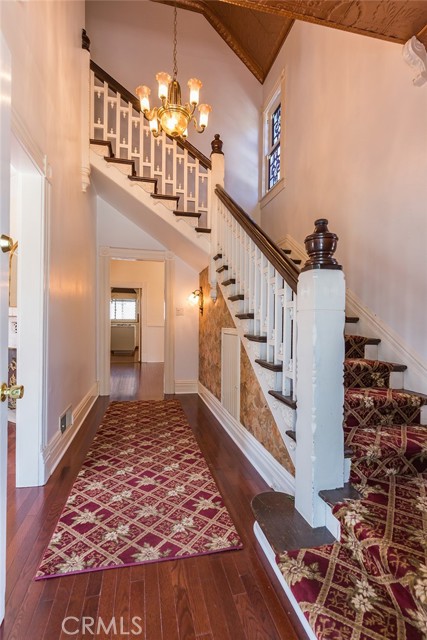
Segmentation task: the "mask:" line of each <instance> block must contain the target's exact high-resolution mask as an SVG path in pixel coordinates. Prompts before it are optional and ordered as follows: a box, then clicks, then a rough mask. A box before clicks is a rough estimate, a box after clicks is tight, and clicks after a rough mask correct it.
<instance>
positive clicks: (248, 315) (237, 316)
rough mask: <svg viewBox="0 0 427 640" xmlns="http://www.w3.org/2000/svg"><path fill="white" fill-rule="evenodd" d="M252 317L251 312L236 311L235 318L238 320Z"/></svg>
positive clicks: (251, 318)
mask: <svg viewBox="0 0 427 640" xmlns="http://www.w3.org/2000/svg"><path fill="white" fill-rule="evenodd" d="M223 284H224V283H223ZM254 317H255V315H254V314H253V313H236V318H239V320H253V319H254Z"/></svg>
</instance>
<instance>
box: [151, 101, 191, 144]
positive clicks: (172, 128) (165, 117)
mask: <svg viewBox="0 0 427 640" xmlns="http://www.w3.org/2000/svg"><path fill="white" fill-rule="evenodd" d="M157 115H158V118H159V120H160V124H161V127H162V129H163V130H164V131H165V132H166V133H167V134H168V135H169V136H172V138H178V137H180V136H182V135H183V134H184V132H185V131H186V129H187V127H188V122H189V114H188V112H187V111H186V110H185V108H184V107H182V106H181V105H177V104H171V105H168V106H167V107H166V108H165V109H164V108H163V107H161V108H160V109H159V110H158V112H157Z"/></svg>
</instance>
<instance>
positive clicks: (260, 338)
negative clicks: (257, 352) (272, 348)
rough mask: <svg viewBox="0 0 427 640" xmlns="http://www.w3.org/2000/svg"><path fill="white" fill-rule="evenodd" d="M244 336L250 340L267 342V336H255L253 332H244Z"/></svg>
mask: <svg viewBox="0 0 427 640" xmlns="http://www.w3.org/2000/svg"><path fill="white" fill-rule="evenodd" d="M244 337H245V338H247V339H248V340H251V341H252V342H267V336H256V335H254V334H253V333H245V335H244Z"/></svg>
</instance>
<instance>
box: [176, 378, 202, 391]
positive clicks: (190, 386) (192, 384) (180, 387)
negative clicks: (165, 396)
mask: <svg viewBox="0 0 427 640" xmlns="http://www.w3.org/2000/svg"><path fill="white" fill-rule="evenodd" d="M198 391H199V383H198V381H197V380H175V393H197V392H198Z"/></svg>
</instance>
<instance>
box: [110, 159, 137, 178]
mask: <svg viewBox="0 0 427 640" xmlns="http://www.w3.org/2000/svg"><path fill="white" fill-rule="evenodd" d="M107 166H108V167H109V168H113V169H116V170H117V171H120V173H124V174H125V176H131V175H132V167H131V165H129V164H119V163H116V162H109V163H108V165H107Z"/></svg>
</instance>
